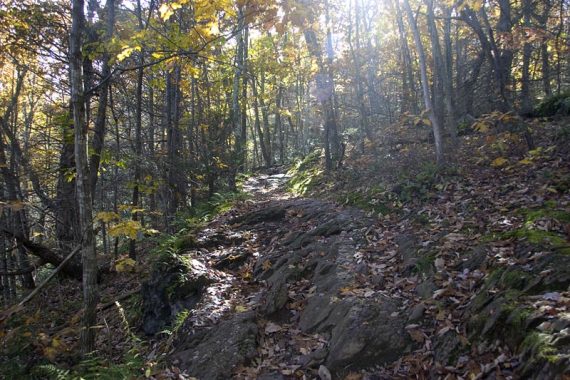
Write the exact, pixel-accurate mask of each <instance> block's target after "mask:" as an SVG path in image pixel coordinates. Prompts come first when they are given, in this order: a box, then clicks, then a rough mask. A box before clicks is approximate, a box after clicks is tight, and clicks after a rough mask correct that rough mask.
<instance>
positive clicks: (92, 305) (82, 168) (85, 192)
mask: <svg viewBox="0 0 570 380" xmlns="http://www.w3.org/2000/svg"><path fill="white" fill-rule="evenodd" d="M83 8H84V1H83V0H73V2H72V10H71V32H70V38H69V68H70V78H71V103H72V105H73V126H74V130H75V167H76V186H77V190H76V194H77V201H78V205H79V225H80V231H81V237H82V240H81V257H82V261H83V323H82V330H81V351H82V353H83V354H84V355H85V354H88V353H90V352H92V351H93V350H94V349H95V329H94V326H95V324H96V322H97V312H96V307H97V301H98V299H99V294H98V289H97V256H96V251H95V236H94V233H93V217H92V214H93V209H92V207H93V204H92V202H91V191H90V187H89V168H88V164H87V122H86V118H85V91H84V88H83V66H82V63H83V52H82V41H81V40H82V38H81V34H82V31H83V26H84V22H85V20H84V10H83Z"/></svg>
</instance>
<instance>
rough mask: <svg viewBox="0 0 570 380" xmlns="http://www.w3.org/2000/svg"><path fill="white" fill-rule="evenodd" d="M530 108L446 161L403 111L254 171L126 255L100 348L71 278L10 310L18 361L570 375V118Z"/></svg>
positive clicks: (11, 357)
mask: <svg viewBox="0 0 570 380" xmlns="http://www.w3.org/2000/svg"><path fill="white" fill-rule="evenodd" d="M529 125H530V128H531V131H532V136H533V139H534V146H533V147H532V149H529V148H528V144H527V141H526V140H525V139H524V136H523V134H522V133H520V132H519V131H516V130H509V129H501V128H495V126H494V125H493V124H492V123H483V122H481V124H480V125H479V128H477V129H478V130H477V131H470V133H466V134H465V135H463V136H461V137H460V138H459V146H458V147H456V149H454V153H453V157H451V156H450V158H452V159H453V161H452V162H454V164H453V165H449V166H448V167H447V168H446V169H438V168H437V167H435V166H433V165H432V164H430V162H431V160H432V157H431V149H432V148H431V145H430V144H429V142H427V141H425V139H415V140H414V139H410V138H408V136H402V135H400V134H398V130H396V132H394V133H393V135H392V136H390V138H385V139H382V140H379V141H380V142H379V143H378V144H375V145H366V146H364V147H363V149H364V153H362V152H361V150H360V149H357V148H354V147H352V148H351V147H349V149H348V152H347V158H346V160H345V163H344V166H343V167H342V168H340V169H338V170H337V171H335V172H334V173H331V174H326V173H324V172H323V171H322V169H321V168H322V163H321V162H320V160H321V157H320V155H319V154H318V153H314V154H312V155H309V156H308V157H306V158H305V159H304V160H303V161H300V162H299V163H297V164H296V165H295V166H294V167H292V168H291V169H290V170H289V171H288V174H287V175H285V174H284V173H283V172H282V171H280V170H279V169H276V170H275V171H274V172H266V173H263V174H256V175H253V176H252V177H250V178H249V179H247V180H244V182H243V184H242V190H243V193H242V194H238V195H232V196H230V197H224V196H218V197H217V198H215V199H213V200H211V201H210V202H209V203H207V207H206V206H205V207H203V208H202V209H201V210H194V212H193V214H191V215H188V216H186V217H184V218H181V221H180V227H179V232H178V233H176V234H175V235H169V236H161V237H158V238H146V240H144V241H143V242H142V244H141V245H142V248H141V252H142V253H141V256H140V257H139V258H138V261H137V262H136V263H133V262H131V261H130V260H128V259H126V258H117V259H116V260H114V261H113V266H112V267H113V270H112V271H110V272H109V273H106V274H104V275H103V276H102V278H101V280H100V287H101V303H100V307H99V325H98V328H99V333H98V344H97V347H98V348H99V351H98V352H97V353H96V355H94V356H93V357H92V358H89V359H83V360H80V358H79V355H78V352H79V351H78V341H77V336H78V329H79V320H80V307H81V296H80V295H81V292H80V284H79V283H78V282H75V281H74V280H68V279H63V278H62V279H58V280H56V281H54V282H53V283H52V284H51V285H50V286H48V287H46V288H45V289H44V290H43V292H42V293H41V295H39V296H37V297H36V298H34V299H33V300H32V301H31V302H30V303H28V304H27V305H26V306H25V307H24V308H23V309H22V310H20V311H18V312H17V313H15V314H13V315H11V316H9V317H6V318H5V319H4V320H1V321H0V323H1V324H0V337H1V338H2V346H1V349H2V355H0V373H1V374H2V375H0V376H3V377H5V378H16V377H18V378H22V377H31V378H72V377H79V376H82V377H83V378H108V379H115V378H145V377H146V378H156V379H168V378H180V379H186V378H190V377H191V376H194V377H196V378H199V379H215V378H220V379H223V378H237V379H255V378H259V379H302V378H306V379H311V378H321V379H330V378H331V377H332V378H335V379H336V378H339V379H351V380H356V379H392V378H402V379H405V378H447V379H508V378H544V379H550V378H568V377H567V376H568V375H567V374H568V371H569V370H570V316H569V315H570V314H569V313H570V311H569V308H570V291H569V290H570V289H569V285H570V161H569V158H570V120H569V119H567V118H563V119H555V120H552V119H551V120H536V121H533V122H532V123H531V124H529ZM403 133H407V132H403ZM410 141H417V142H415V143H413V142H410ZM213 326H215V328H212V327H213ZM145 332H146V333H152V334H153V335H152V337H149V336H148V335H147V334H145ZM565 376H566V377H565Z"/></svg>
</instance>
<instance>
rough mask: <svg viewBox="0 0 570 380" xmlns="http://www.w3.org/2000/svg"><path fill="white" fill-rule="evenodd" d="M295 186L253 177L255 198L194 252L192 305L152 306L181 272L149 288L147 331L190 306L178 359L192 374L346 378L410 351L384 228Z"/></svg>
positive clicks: (210, 229) (204, 235)
mask: <svg viewBox="0 0 570 380" xmlns="http://www.w3.org/2000/svg"><path fill="white" fill-rule="evenodd" d="M286 180H287V176H286V175H284V174H279V173H273V174H262V175H257V176H254V177H252V178H250V179H248V180H247V181H246V182H245V183H244V186H243V188H244V190H245V191H247V192H249V193H250V194H251V195H252V200H251V201H247V202H245V203H244V204H243V205H241V206H238V207H237V208H236V209H234V210H232V211H230V212H229V213H227V214H225V215H222V216H221V217H220V218H218V219H217V220H215V221H213V222H212V223H210V224H209V225H208V226H207V227H206V228H204V229H203V230H202V231H201V232H200V233H199V234H198V235H197V237H196V240H195V242H193V243H192V245H193V246H192V247H189V248H187V249H185V251H184V255H185V256H187V257H189V258H191V264H190V267H191V268H192V269H191V274H190V277H189V278H190V281H189V282H190V283H192V284H193V285H190V288H191V289H192V292H190V293H191V296H190V297H188V293H186V294H185V295H184V296H181V297H180V299H177V300H172V299H171V305H170V306H169V307H168V308H165V307H164V306H165V305H160V302H158V303H157V302H156V301H157V300H159V299H160V297H153V294H155V292H160V291H162V290H163V289H164V287H166V286H170V285H168V284H167V283H166V282H165V279H167V278H170V277H169V275H168V271H169V270H172V266H171V267H170V268H167V269H166V272H167V273H166V274H165V273H164V271H158V272H155V273H154V274H153V276H152V277H151V279H150V281H149V283H148V284H149V285H147V287H146V289H148V292H147V295H146V296H144V299H146V300H147V301H148V302H146V303H145V307H144V309H145V311H144V313H145V314H144V326H145V327H146V328H147V332H149V333H154V332H157V331H158V330H159V329H160V327H161V322H164V320H163V318H165V317H167V315H168V314H169V313H170V311H171V310H174V309H176V308H178V309H180V308H183V307H188V306H191V307H190V308H191V309H192V310H191V312H190V315H189V317H188V318H187V319H186V321H185V323H184V325H183V326H182V327H181V329H180V330H179V331H178V333H177V339H176V340H175V343H174V349H173V354H172V355H171V359H172V363H173V364H174V365H176V366H178V367H179V368H180V369H181V370H183V371H186V373H188V374H189V375H194V376H199V378H204V379H222V378H229V377H235V378H248V379H250V378H272V379H273V378H288V377H291V376H292V377H295V376H297V375H299V374H301V373H302V374H306V375H307V376H309V375H310V376H316V375H317V373H318V371H319V368H320V370H321V372H322V371H328V370H330V371H333V372H334V373H337V374H339V375H340V374H341V373H344V374H348V373H349V372H350V370H351V369H353V368H356V369H358V368H367V367H371V366H374V365H380V364H386V363H389V362H391V361H394V360H396V359H398V357H399V356H400V355H401V354H402V353H403V352H404V350H405V349H406V348H408V349H409V347H410V344H411V340H410V339H409V336H408V334H407V333H406V332H405V330H404V327H405V321H406V319H407V318H408V316H407V315H406V314H405V312H404V313H402V309H404V308H405V307H404V305H403V302H402V299H401V298H400V297H394V296H393V295H391V294H389V292H388V291H387V290H386V289H387V288H388V287H389V286H390V285H388V282H390V281H391V277H392V276H391V275H390V274H389V273H388V272H390V271H391V269H390V267H392V263H393V262H394V261H395V260H396V253H397V252H395V251H393V252H392V251H384V250H379V249H378V244H380V243H379V236H378V233H379V232H380V231H381V226H380V225H378V224H377V222H376V221H375V220H374V219H371V218H369V217H367V216H366V215H365V213H364V212H362V211H360V210H357V209H352V208H345V207H341V206H339V205H337V204H334V203H331V202H326V201H321V200H316V199H306V198H291V197H290V196H289V195H288V194H287V193H286V192H285V190H284V184H285V181H286ZM160 283H161V284H163V286H160V285H159V284H160ZM187 285H188V284H187ZM173 301H174V302H173ZM157 310H165V311H166V313H165V314H161V313H160V312H157ZM214 326H215V327H214ZM321 366H323V368H321Z"/></svg>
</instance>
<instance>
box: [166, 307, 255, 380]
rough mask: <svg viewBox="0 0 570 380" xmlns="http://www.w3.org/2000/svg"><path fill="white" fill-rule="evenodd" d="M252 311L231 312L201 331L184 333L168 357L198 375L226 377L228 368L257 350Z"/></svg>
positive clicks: (249, 356)
mask: <svg viewBox="0 0 570 380" xmlns="http://www.w3.org/2000/svg"><path fill="white" fill-rule="evenodd" d="M257 332H258V330H257V324H256V323H255V313H254V312H246V313H241V314H237V315H235V316H233V317H232V318H231V319H228V320H226V321H223V322H221V323H220V324H219V325H217V326H214V327H212V328H210V329H207V330H205V331H202V332H199V333H195V334H188V335H186V336H185V337H184V338H182V339H181V340H180V341H178V342H177V343H176V347H177V352H176V353H175V354H174V355H173V356H172V357H171V358H170V361H171V362H172V363H175V364H176V365H177V366H179V368H181V369H183V370H185V371H186V372H188V373H189V374H190V375H191V376H194V377H197V378H199V379H212V380H218V379H229V378H230V377H231V373H232V370H233V369H234V368H235V367H236V366H238V365H239V364H241V363H243V362H244V361H246V360H250V359H252V358H254V357H255V355H256V354H257V343H256V339H257Z"/></svg>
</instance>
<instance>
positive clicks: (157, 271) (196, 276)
mask: <svg viewBox="0 0 570 380" xmlns="http://www.w3.org/2000/svg"><path fill="white" fill-rule="evenodd" d="M215 281H216V278H215V276H214V275H213V274H212V273H211V272H210V271H209V270H208V268H207V267H206V266H205V265H204V264H202V263H201V262H199V261H198V260H196V259H192V258H190V257H187V256H184V255H178V254H174V253H163V254H162V255H161V256H160V257H159V258H158V260H157V261H156V263H155V264H154V266H153V270H152V273H151V276H150V278H149V279H148V280H147V281H145V282H144V283H143V285H142V289H141V297H142V310H143V312H142V319H143V330H144V331H145V333H146V334H148V335H153V334H156V333H157V332H159V331H161V330H162V329H164V328H168V326H170V325H171V323H172V321H173V320H174V318H175V317H176V315H177V314H178V313H180V312H181V311H183V310H191V309H192V308H194V307H195V306H196V305H197V304H198V303H199V302H200V300H201V298H202V295H203V293H204V291H205V289H206V288H207V286H208V285H210V284H212V283H214V282H215Z"/></svg>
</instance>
